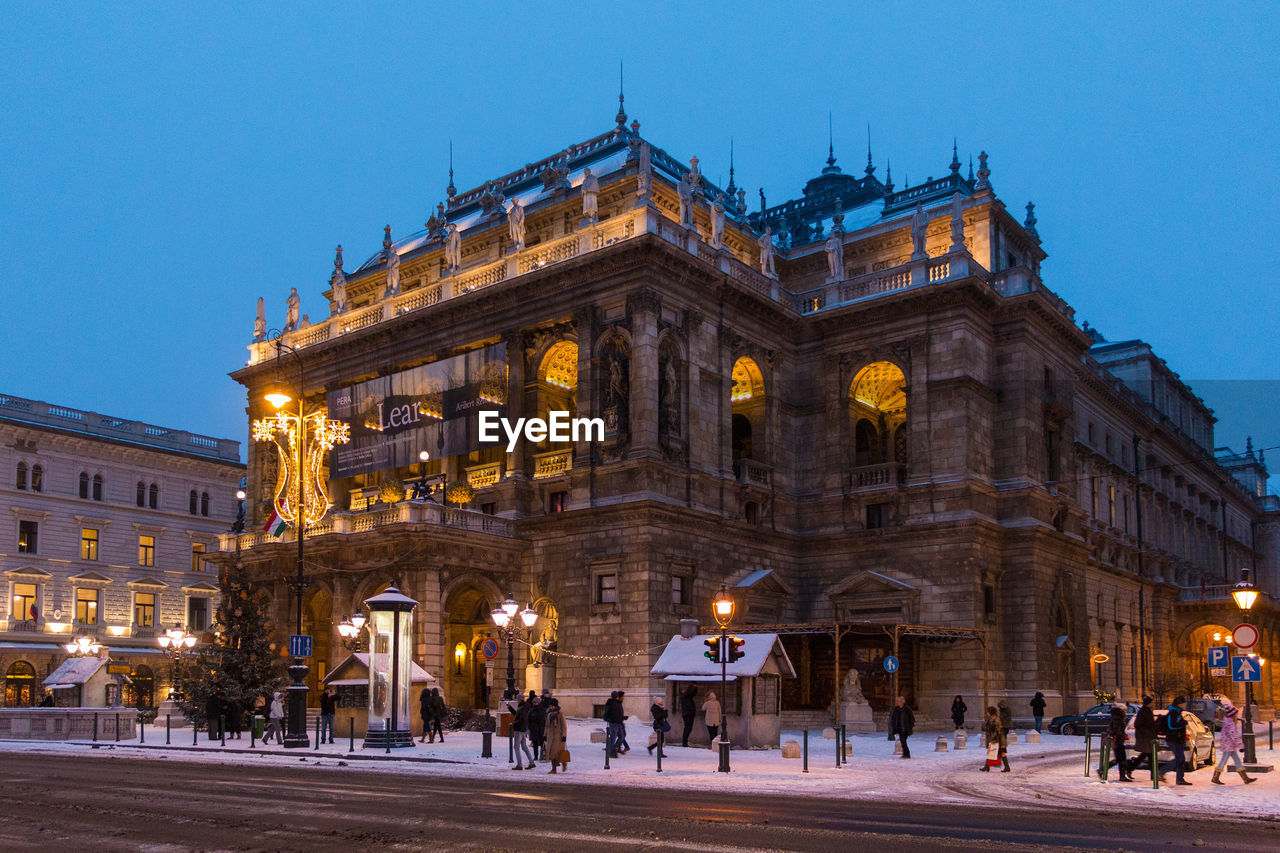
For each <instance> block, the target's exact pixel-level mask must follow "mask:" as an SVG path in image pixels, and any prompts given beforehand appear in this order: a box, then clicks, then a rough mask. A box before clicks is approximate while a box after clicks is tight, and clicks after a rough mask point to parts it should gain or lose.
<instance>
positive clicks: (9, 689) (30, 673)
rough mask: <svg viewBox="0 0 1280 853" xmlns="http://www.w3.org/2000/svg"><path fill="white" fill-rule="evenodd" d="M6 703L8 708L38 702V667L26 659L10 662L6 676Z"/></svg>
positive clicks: (27, 705)
mask: <svg viewBox="0 0 1280 853" xmlns="http://www.w3.org/2000/svg"><path fill="white" fill-rule="evenodd" d="M4 704H5V707H7V708H21V707H24V706H26V707H29V706H31V705H34V704H36V668H35V667H34V666H32V665H31V664H29V663H27V662H26V661H24V660H16V661H14V662H13V663H11V664H9V670H8V671H7V672H6V673H5V676H4Z"/></svg>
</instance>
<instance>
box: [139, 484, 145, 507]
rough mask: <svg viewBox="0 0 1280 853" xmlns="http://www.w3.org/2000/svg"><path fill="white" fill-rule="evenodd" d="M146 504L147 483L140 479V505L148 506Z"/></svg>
mask: <svg viewBox="0 0 1280 853" xmlns="http://www.w3.org/2000/svg"><path fill="white" fill-rule="evenodd" d="M146 505H147V484H146V483H144V482H142V481H141V480H139V481H138V506H146Z"/></svg>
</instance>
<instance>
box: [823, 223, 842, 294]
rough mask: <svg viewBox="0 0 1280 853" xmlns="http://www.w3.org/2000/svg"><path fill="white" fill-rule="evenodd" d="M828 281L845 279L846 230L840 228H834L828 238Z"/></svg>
mask: <svg viewBox="0 0 1280 853" xmlns="http://www.w3.org/2000/svg"><path fill="white" fill-rule="evenodd" d="M826 249H827V281H842V280H843V279H844V232H843V231H842V230H841V229H840V228H838V227H837V228H832V229H831V236H830V237H828V238H827V243H826Z"/></svg>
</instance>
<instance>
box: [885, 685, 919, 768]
mask: <svg viewBox="0 0 1280 853" xmlns="http://www.w3.org/2000/svg"><path fill="white" fill-rule="evenodd" d="M915 727H916V715H915V714H914V713H912V711H911V708H910V706H908V705H907V700H906V699H904V698H903V697H901V696H899V697H898V701H897V702H895V703H894V706H893V710H892V711H890V712H889V735H890V740H892V739H893V738H892V736H893V735H897V736H898V742H899V743H900V744H902V757H903V759H904V760H905V759H908V758H910V757H911V748H910V747H908V746H907V738H909V737H910V736H911V732H913V731H914V730H915Z"/></svg>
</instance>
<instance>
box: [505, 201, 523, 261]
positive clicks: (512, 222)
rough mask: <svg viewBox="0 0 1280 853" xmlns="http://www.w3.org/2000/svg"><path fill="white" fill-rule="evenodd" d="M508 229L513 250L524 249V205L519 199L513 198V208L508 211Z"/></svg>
mask: <svg viewBox="0 0 1280 853" xmlns="http://www.w3.org/2000/svg"><path fill="white" fill-rule="evenodd" d="M507 231H508V233H509V234H510V236H511V246H512V250H513V251H516V252H520V251H523V250H524V207H523V206H521V204H520V200H519V199H512V201H511V209H510V210H508V211H507Z"/></svg>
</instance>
